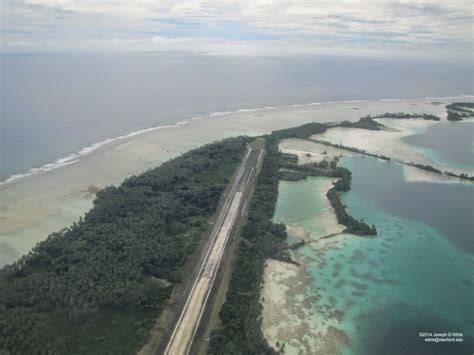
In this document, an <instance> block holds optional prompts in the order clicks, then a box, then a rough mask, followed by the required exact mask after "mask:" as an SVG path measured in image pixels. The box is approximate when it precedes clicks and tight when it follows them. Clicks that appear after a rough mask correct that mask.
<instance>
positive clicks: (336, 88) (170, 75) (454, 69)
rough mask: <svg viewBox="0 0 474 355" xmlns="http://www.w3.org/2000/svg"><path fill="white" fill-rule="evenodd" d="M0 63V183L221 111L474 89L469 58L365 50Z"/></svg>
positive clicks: (6, 59)
mask: <svg viewBox="0 0 474 355" xmlns="http://www.w3.org/2000/svg"><path fill="white" fill-rule="evenodd" d="M0 70H1V80H0V83H1V87H0V182H1V181H4V180H6V179H7V178H9V177H10V176H11V175H13V174H22V173H25V172H26V171H28V170H29V169H31V168H40V167H44V165H45V164H51V163H52V162H55V163H54V164H52V165H51V166H49V168H54V166H55V164H56V165H60V164H63V163H64V162H65V161H62V160H59V161H58V159H61V158H64V157H68V156H70V155H71V154H75V153H77V152H79V151H81V149H84V148H87V147H90V146H91V145H93V144H95V143H97V142H101V141H104V140H106V139H109V138H113V137H117V136H121V135H126V134H129V133H130V132H134V131H139V130H143V129H147V128H151V127H156V126H161V125H169V124H175V123H176V122H178V121H182V120H186V119H189V118H192V117H195V116H200V115H207V114H210V113H212V112H216V111H230V110H238V109H242V108H255V107H263V106H279V105H285V104H295V103H309V102H324V101H340V100H354V99H368V100H371V99H383V98H423V97H439V96H456V95H462V94H471V93H472V82H473V72H472V68H471V66H470V64H469V63H468V64H453V63H445V62H435V61H433V62H426V61H416V60H403V59H397V60H394V59H369V58H357V57H346V58H344V57H304V58H268V57H226V56H198V55H187V54H179V53H174V54H159V53H128V54H127V53H123V54H118V53H114V54H1V55H0ZM85 152H87V149H86V151H82V153H85ZM47 168H48V166H47Z"/></svg>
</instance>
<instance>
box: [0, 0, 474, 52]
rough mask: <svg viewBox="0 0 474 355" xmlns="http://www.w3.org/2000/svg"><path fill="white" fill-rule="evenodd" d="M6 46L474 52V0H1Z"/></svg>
mask: <svg viewBox="0 0 474 355" xmlns="http://www.w3.org/2000/svg"><path fill="white" fill-rule="evenodd" d="M0 11H1V18H0V19H1V37H0V39H1V42H0V51H2V52H70V51H93V52H95V51H167V52H168V51H179V52H182V51H184V52H191V53H206V54H221V55H277V56H279V55H281V56H287V55H290V56H291V55H314V54H330V55H339V54H344V55H361V56H390V57H396V56H409V57H420V58H423V57H431V58H433V57H439V58H451V57H452V58H464V59H467V60H472V59H473V23H474V21H473V20H474V19H473V2H472V1H471V0H467V1H464V0H449V1H448V0H443V1H422V0H403V1H386V0H372V1H354V0H353V1H349V0H347V1H336V0H334V1H306V0H237V1H231V0H229V1H225V0H206V1H204V0H187V1H180V0H1V8H0Z"/></svg>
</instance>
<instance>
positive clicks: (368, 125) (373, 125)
mask: <svg viewBox="0 0 474 355" xmlns="http://www.w3.org/2000/svg"><path fill="white" fill-rule="evenodd" d="M339 126H340V127H348V128H361V129H369V130H372V131H380V130H382V129H384V128H386V126H384V125H383V124H381V123H379V122H377V121H375V120H374V119H373V117H370V116H365V117H361V118H360V119H359V121H357V122H349V121H342V122H341V123H340V124H339Z"/></svg>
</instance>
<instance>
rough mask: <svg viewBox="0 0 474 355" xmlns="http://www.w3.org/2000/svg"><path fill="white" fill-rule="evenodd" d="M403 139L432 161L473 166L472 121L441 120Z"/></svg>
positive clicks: (456, 165) (460, 166)
mask: <svg viewBox="0 0 474 355" xmlns="http://www.w3.org/2000/svg"><path fill="white" fill-rule="evenodd" d="M403 140H404V141H405V142H407V143H409V144H411V145H414V146H415V147H418V148H421V152H422V153H423V154H424V155H426V156H428V157H429V158H431V159H432V160H433V161H435V162H437V163H439V164H443V165H449V166H455V167H458V168H465V169H472V168H473V167H474V122H472V121H461V122H442V123H439V124H435V125H431V126H429V127H428V128H427V129H426V130H425V131H423V132H421V133H418V134H414V135H412V136H407V137H404V138H403Z"/></svg>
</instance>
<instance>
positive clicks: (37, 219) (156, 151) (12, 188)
mask: <svg viewBox="0 0 474 355" xmlns="http://www.w3.org/2000/svg"><path fill="white" fill-rule="evenodd" d="M436 101H443V100H439V99H437V100H436ZM444 101H445V102H446V103H448V102H450V101H451V100H448V99H446V100H444ZM431 102H432V99H425V100H403V101H364V102H341V103H326V104H318V105H310V106H308V105H306V106H305V105H301V106H288V107H282V108H274V109H271V108H267V109H263V110H260V111H259V110H254V111H243V112H235V113H229V114H225V115H221V116H219V115H217V116H214V117H207V118H202V119H199V120H194V121H190V122H189V123H188V124H186V125H180V126H176V127H169V128H163V129H158V130H153V131H150V132H146V133H143V134H140V135H137V136H132V137H129V138H125V139H121V140H116V141H113V142H111V143H109V144H106V145H104V146H102V147H100V148H98V149H96V150H94V151H93V152H91V153H90V154H88V155H85V156H83V157H81V158H80V160H79V161H78V162H76V163H74V164H71V165H68V166H64V167H61V168H59V169H55V170H52V171H49V172H47V173H44V174H38V175H33V176H29V177H25V178H22V179H18V180H16V181H13V182H11V183H9V184H5V185H2V186H0V266H2V265H4V264H6V263H10V262H12V261H14V260H15V259H17V258H18V257H19V256H20V255H21V254H24V253H27V252H28V251H29V250H30V249H31V248H32V247H33V246H34V245H35V243H36V242H38V241H41V240H44V239H45V238H46V237H47V235H48V234H49V233H51V232H54V231H57V230H59V229H61V228H64V227H68V226H70V225H71V224H72V222H74V221H75V220H77V219H78V218H79V217H80V216H81V215H83V214H84V213H85V212H86V211H87V210H88V209H89V208H90V207H91V206H92V200H93V196H88V195H87V194H86V193H85V192H84V191H86V190H87V189H88V187H89V186H95V187H98V188H102V187H104V186H107V185H110V184H119V183H120V182H121V181H123V179H124V178H125V177H127V176H130V175H133V174H139V173H141V172H143V171H145V170H147V169H149V168H153V167H155V166H157V165H159V164H161V163H162V162H164V161H166V160H168V159H171V158H173V157H176V156H178V155H179V154H181V153H183V152H186V151H188V150H189V149H192V148H195V147H198V146H200V145H202V144H205V143H209V142H212V141H215V140H218V139H222V138H226V137H231V136H236V135H241V134H246V135H253V136H255V135H260V134H263V133H268V132H271V131H272V130H277V129H282V128H287V127H292V126H297V125H301V124H304V123H308V122H328V121H340V120H357V119H358V118H360V117H361V116H364V115H367V114H378V113H382V112H386V111H405V112H426V113H433V114H438V115H441V116H443V115H445V112H444V107H443V105H434V104H431ZM443 117H444V116H443Z"/></svg>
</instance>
